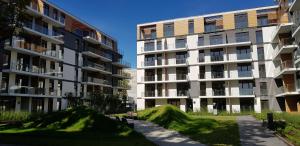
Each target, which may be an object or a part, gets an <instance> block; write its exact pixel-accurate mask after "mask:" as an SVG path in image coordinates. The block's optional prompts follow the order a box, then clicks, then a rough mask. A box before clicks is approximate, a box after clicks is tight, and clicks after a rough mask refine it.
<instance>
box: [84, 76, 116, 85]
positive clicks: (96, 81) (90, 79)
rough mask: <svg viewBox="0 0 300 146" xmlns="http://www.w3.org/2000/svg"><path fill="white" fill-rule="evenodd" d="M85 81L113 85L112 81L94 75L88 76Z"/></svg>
mask: <svg viewBox="0 0 300 146" xmlns="http://www.w3.org/2000/svg"><path fill="white" fill-rule="evenodd" d="M85 81H86V82H91V83H98V84H103V85H111V83H110V82H109V81H108V80H104V79H99V78H94V77H87V78H86V80H85Z"/></svg>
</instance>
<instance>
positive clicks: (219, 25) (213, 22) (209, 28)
mask: <svg viewBox="0 0 300 146" xmlns="http://www.w3.org/2000/svg"><path fill="white" fill-rule="evenodd" d="M204 29H205V32H214V31H218V30H222V29H223V16H222V15H220V16H212V17H207V18H204Z"/></svg>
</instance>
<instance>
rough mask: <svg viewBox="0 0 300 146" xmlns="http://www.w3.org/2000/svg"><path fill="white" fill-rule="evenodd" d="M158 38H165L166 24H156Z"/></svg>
mask: <svg viewBox="0 0 300 146" xmlns="http://www.w3.org/2000/svg"><path fill="white" fill-rule="evenodd" d="M156 36H157V38H162V37H164V24H163V23H157V24H156Z"/></svg>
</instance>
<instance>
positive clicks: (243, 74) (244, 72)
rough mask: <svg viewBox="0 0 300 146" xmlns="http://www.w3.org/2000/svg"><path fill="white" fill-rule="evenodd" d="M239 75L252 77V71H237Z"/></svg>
mask: <svg viewBox="0 0 300 146" xmlns="http://www.w3.org/2000/svg"><path fill="white" fill-rule="evenodd" d="M238 75H239V77H252V71H239V72H238Z"/></svg>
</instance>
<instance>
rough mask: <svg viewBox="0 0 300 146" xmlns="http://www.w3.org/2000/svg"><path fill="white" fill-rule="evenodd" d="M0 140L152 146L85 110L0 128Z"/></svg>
mask: <svg viewBox="0 0 300 146" xmlns="http://www.w3.org/2000/svg"><path fill="white" fill-rule="evenodd" d="M0 140H1V143H6V144H22V145H29V146H41V145H43V146H71V145H72V146H83V145H86V146H154V144H153V143H151V142H149V141H148V140H146V139H145V137H144V136H142V135H141V134H139V133H137V132H135V131H133V130H132V129H131V128H129V127H127V126H126V125H124V124H122V123H119V122H117V121H114V120H111V119H109V118H107V117H105V116H103V115H101V114H98V113H96V112H95V111H92V110H87V109H73V110H67V111H60V112H55V113H50V114H45V115H42V116H39V117H37V118H30V120H28V121H26V123H25V124H24V125H23V126H19V127H16V126H8V125H0Z"/></svg>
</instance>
